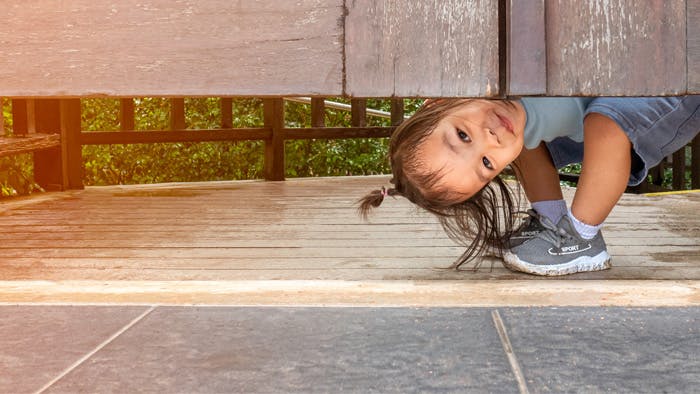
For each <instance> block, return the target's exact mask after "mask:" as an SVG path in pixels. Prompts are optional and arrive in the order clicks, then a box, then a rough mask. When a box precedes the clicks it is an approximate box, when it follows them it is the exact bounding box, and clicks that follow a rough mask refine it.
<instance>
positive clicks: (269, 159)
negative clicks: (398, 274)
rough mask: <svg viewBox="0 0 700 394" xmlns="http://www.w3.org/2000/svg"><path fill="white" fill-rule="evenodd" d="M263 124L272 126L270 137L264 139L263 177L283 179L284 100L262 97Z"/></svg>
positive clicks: (269, 179)
mask: <svg viewBox="0 0 700 394" xmlns="http://www.w3.org/2000/svg"><path fill="white" fill-rule="evenodd" d="M263 109H264V118H265V119H264V121H265V126H266V127H270V128H272V138H271V139H270V140H267V141H265V163H264V169H263V170H264V173H265V179H266V180H268V181H283V180H284V170H285V165H284V100H283V99H281V98H273V99H264V100H263Z"/></svg>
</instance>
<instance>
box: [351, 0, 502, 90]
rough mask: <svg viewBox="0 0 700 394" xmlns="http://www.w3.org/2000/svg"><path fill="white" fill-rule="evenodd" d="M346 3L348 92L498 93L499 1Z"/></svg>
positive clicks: (356, 0) (374, 0)
mask: <svg viewBox="0 0 700 394" xmlns="http://www.w3.org/2000/svg"><path fill="white" fill-rule="evenodd" d="M347 7H348V15H347V18H346V22H345V45H346V49H345V53H346V56H345V59H346V73H347V74H346V93H348V94H349V95H351V96H356V97H357V96H364V97H389V96H399V97H412V96H431V97H454V96H495V95H497V94H498V93H499V86H498V82H499V72H498V67H499V63H498V60H499V59H498V0H424V1H414V0H354V1H350V2H347Z"/></svg>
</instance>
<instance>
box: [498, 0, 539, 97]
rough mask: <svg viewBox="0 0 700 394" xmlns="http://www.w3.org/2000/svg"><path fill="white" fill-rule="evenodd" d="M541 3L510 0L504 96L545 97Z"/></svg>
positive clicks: (507, 16) (507, 11) (527, 0)
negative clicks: (542, 95) (543, 95)
mask: <svg viewBox="0 0 700 394" xmlns="http://www.w3.org/2000/svg"><path fill="white" fill-rule="evenodd" d="M544 10H545V7H544V0H509V1H508V9H507V10H506V30H507V31H506V39H507V42H506V45H507V52H506V53H507V57H506V62H507V64H506V73H507V76H506V81H507V82H506V83H507V87H506V93H507V94H508V95H515V96H521V95H522V96H525V95H540V94H546V93H547V45H546V42H545V25H546V23H545V14H544Z"/></svg>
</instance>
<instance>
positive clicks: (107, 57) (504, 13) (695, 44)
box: [0, 0, 700, 189]
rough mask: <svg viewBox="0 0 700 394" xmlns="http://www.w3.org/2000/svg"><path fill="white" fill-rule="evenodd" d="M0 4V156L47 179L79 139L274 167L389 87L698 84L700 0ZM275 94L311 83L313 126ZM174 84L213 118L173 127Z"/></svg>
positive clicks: (495, 91) (304, 89) (74, 181)
mask: <svg viewBox="0 0 700 394" xmlns="http://www.w3.org/2000/svg"><path fill="white" fill-rule="evenodd" d="M0 11H2V12H0V24H1V25H2V26H3V29H2V31H1V32H0V81H1V82H0V97H7V98H10V99H12V104H13V118H14V125H13V129H14V133H15V137H13V138H11V139H7V138H4V139H3V140H2V141H1V142H0V152H2V153H0V155H6V154H14V153H19V152H33V151H37V152H38V153H37V154H36V155H35V173H36V178H37V182H38V183H39V184H41V185H43V186H45V187H51V188H61V189H71V188H81V187H82V175H81V172H82V167H81V166H82V164H81V161H82V158H81V148H82V146H83V145H87V144H110V143H143V142H168V141H171V142H172V141H183V140H184V141H208V140H244V139H261V140H264V141H265V145H266V149H265V177H266V179H271V180H279V179H283V178H284V141H285V140H286V139H292V138H352V137H385V136H387V135H389V133H390V132H391V128H369V127H366V126H365V125H364V124H363V111H364V108H365V107H364V106H363V102H364V101H363V98H366V97H390V98H394V99H395V101H394V103H395V105H394V108H395V111H394V113H395V115H394V120H395V122H394V124H396V123H397V122H399V121H400V119H401V118H402V117H403V113H402V109H403V108H402V106H401V105H400V103H401V101H400V98H402V97H457V96H459V97H494V98H496V97H504V96H519V95H550V96H561V95H565V96H572V95H628V96H634V95H682V94H698V93H700V0H687V1H664V2H661V1H651V0H650V1H642V2H640V1H637V0H610V1H599V0H596V1H590V2H571V3H567V4H563V3H561V2H558V1H554V0H545V1H541V0H540V1H534V0H533V1H522V0H486V1H484V0H481V1H476V0H445V1H437V0H435V1H421V2H416V1H412V0H354V1H347V0H346V1H343V0H301V1H296V2H276V1H259V2H230V1H227V0H202V1H198V2H173V1H170V0H149V1H141V0H139V1H137V0H124V1H120V2H112V1H106V0H75V1H71V2H58V3H57V2H54V1H51V0H38V1H33V2H30V3H27V2H25V1H21V0H7V1H5V2H3V4H2V5H1V6H0ZM248 96H254V97H263V98H264V99H265V125H264V126H263V127H261V128H255V129H233V128H231V126H230V122H228V121H227V119H228V118H227V116H228V114H230V111H228V113H227V112H226V109H227V108H230V98H232V97H248ZM283 96H312V97H314V100H313V101H314V102H313V103H312V105H313V108H314V109H313V111H315V112H314V113H316V114H317V115H316V117H315V121H314V124H313V127H312V128H310V129H303V130H299V129H290V128H286V127H285V125H284V109H283V101H282V97H283ZM327 96H346V97H352V98H354V102H353V103H354V104H355V105H354V108H355V113H354V115H355V121H354V124H353V126H354V127H353V128H350V129H342V130H341V129H333V128H326V127H324V125H323V123H322V121H321V120H320V119H321V118H322V117H319V116H318V114H319V113H321V112H322V106H321V103H322V100H321V98H322V97H327ZM87 97H114V98H121V99H122V115H121V120H122V124H121V128H122V131H121V132H115V133H87V132H84V131H82V130H81V126H80V120H81V112H80V99H81V98H87ZM133 97H168V98H171V99H172V108H173V111H172V117H171V129H172V130H175V131H169V132H167V133H165V132H164V131H163V132H160V133H159V132H138V131H134V130H133V101H132V99H131V98H133ZM183 97H221V98H222V100H221V103H222V104H221V105H222V108H224V111H222V112H223V113H224V115H223V117H222V122H221V129H217V130H206V131H203V130H197V131H194V130H185V128H186V124H185V121H184V99H183ZM130 119H131V121H130ZM57 136H60V137H57ZM693 150H694V152H699V151H700V146H698V141H696V142H695V143H694V146H693ZM682 154H683V153H678V154H677V155H678V158H677V161H676V163H677V164H676V166H677V167H679V168H680V167H682V166H684V165H685V160H684V159H683V158H682V157H681V155H682ZM698 157H700V154H693V155H692V160H693V161H692V166H693V169H694V171H695V172H694V173H695V174H700V159H698ZM698 176H700V175H696V177H695V178H694V180H693V182H694V186H693V187H700V179H698V178H697V177H698ZM679 179H680V178H679ZM678 182H680V180H679V181H678Z"/></svg>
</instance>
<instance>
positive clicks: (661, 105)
mask: <svg viewBox="0 0 700 394" xmlns="http://www.w3.org/2000/svg"><path fill="white" fill-rule="evenodd" d="M590 113H598V114H601V115H604V116H607V117H608V118H610V119H612V120H613V121H615V122H616V123H617V124H618V125H619V126H620V128H622V130H623V131H624V132H625V134H627V137H628V138H629V140H630V142H632V168H631V169H630V177H629V182H628V184H629V185H630V186H635V185H638V184H640V183H642V181H644V179H645V178H646V176H647V173H648V172H649V169H650V168H652V167H654V166H655V165H657V164H659V162H661V160H663V159H664V157H666V156H668V155H670V154H672V153H673V152H675V151H677V150H678V149H680V148H682V147H683V146H685V145H686V144H688V143H689V142H690V141H691V140H692V139H693V137H695V136H696V135H698V132H700V95H694V96H680V97H599V98H596V99H595V100H593V101H592V102H591V103H590V104H589V105H588V107H587V108H586V112H585V115H588V114H590ZM547 148H548V149H549V153H550V155H551V156H552V160H553V161H554V165H555V166H556V167H557V168H561V167H564V166H565V165H568V164H572V163H580V162H581V161H582V160H583V143H579V142H575V141H573V140H571V139H569V138H566V137H560V138H557V139H555V140H553V141H551V142H548V143H547Z"/></svg>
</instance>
